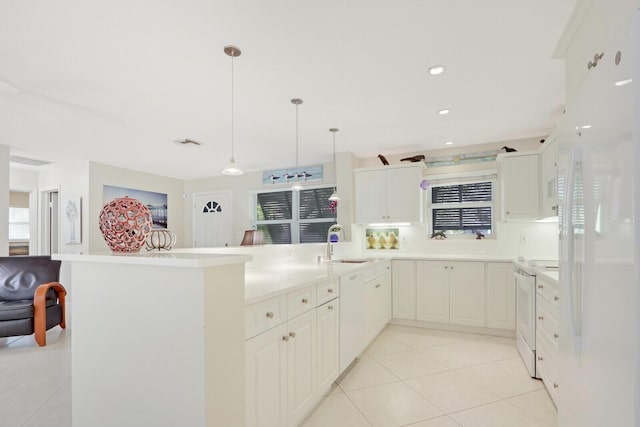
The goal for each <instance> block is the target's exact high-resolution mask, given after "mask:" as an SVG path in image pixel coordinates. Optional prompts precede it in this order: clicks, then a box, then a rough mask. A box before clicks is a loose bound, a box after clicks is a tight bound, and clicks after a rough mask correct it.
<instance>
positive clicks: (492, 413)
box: [303, 325, 556, 427]
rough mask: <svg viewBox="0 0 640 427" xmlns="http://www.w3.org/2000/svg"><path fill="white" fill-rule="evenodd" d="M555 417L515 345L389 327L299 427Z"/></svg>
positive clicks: (488, 426) (486, 423)
mask: <svg viewBox="0 0 640 427" xmlns="http://www.w3.org/2000/svg"><path fill="white" fill-rule="evenodd" d="M555 425H556V411H555V408H554V407H553V404H552V403H551V400H550V399H549V396H548V395H547V392H546V390H544V386H543V385H542V382H541V381H538V380H534V379H531V378H530V377H529V375H528V373H527V371H526V369H525V367H524V365H523V364H522V361H521V360H520V358H519V357H518V353H517V351H516V348H515V341H514V340H513V339H509V338H497V337H490V336H486V335H476V334H463V333H458V332H447V331H439V330H433V329H419V328H411V327H404V326H394V325H390V326H387V328H386V329H385V330H384V331H383V332H382V333H381V334H380V336H379V337H378V338H377V339H376V340H375V341H374V342H373V343H372V344H371V346H369V348H368V349H367V351H366V354H364V355H363V356H362V358H361V359H360V360H359V361H358V363H357V364H356V365H355V366H354V367H353V369H352V370H351V371H350V372H349V373H348V374H347V375H345V376H344V377H343V378H341V379H340V380H339V381H338V384H336V385H334V387H333V389H332V390H331V392H330V393H329V394H328V395H327V396H326V397H325V398H324V399H323V401H322V402H321V403H320V404H319V405H318V406H317V407H316V409H315V410H314V411H313V412H312V413H311V414H310V416H309V417H308V418H307V419H306V420H305V423H304V424H303V426H304V427H329V426H331V427H339V426H344V427H359V426H374V427H377V426H383V427H392V426H412V427H460V426H462V427H501V426H504V427H523V426H531V427H549V426H555Z"/></svg>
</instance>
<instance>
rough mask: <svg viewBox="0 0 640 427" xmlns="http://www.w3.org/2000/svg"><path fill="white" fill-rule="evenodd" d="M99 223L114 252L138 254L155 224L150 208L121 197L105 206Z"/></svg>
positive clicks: (137, 201)
mask: <svg viewBox="0 0 640 427" xmlns="http://www.w3.org/2000/svg"><path fill="white" fill-rule="evenodd" d="M99 223H100V231H101V232H102V236H103V237H104V240H105V241H106V242H107V245H109V248H111V250H112V251H113V252H138V251H139V250H140V248H141V247H142V246H143V245H144V242H145V239H146V238H147V234H149V232H150V231H151V226H152V224H153V222H152V220H151V211H149V208H147V207H146V206H145V205H144V204H142V203H141V202H140V201H139V200H136V199H132V198H129V197H119V198H117V199H113V200H112V201H110V202H108V203H107V204H106V205H104V207H103V208H102V210H101V211H100V219H99Z"/></svg>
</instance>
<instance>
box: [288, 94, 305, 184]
mask: <svg viewBox="0 0 640 427" xmlns="http://www.w3.org/2000/svg"><path fill="white" fill-rule="evenodd" d="M291 103H292V104H294V105H295V106H296V171H295V175H296V180H295V182H294V183H293V185H292V186H291V190H293V191H300V190H302V189H304V187H303V186H302V184H300V173H299V171H298V157H299V151H300V143H299V142H298V105H300V104H302V99H300V98H293V99H292V100H291Z"/></svg>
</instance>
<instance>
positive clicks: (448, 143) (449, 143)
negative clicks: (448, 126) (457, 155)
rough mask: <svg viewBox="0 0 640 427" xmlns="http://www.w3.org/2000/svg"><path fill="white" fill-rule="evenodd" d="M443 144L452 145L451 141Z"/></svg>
mask: <svg viewBox="0 0 640 427" xmlns="http://www.w3.org/2000/svg"><path fill="white" fill-rule="evenodd" d="M444 145H453V141H447V142H445V143H444Z"/></svg>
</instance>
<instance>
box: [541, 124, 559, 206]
mask: <svg viewBox="0 0 640 427" xmlns="http://www.w3.org/2000/svg"><path fill="white" fill-rule="evenodd" d="M563 119H564V117H563ZM557 140H558V137H557V134H556V133H555V132H554V133H553V134H551V135H550V136H549V137H548V138H547V139H546V141H545V143H544V146H543V148H542V151H541V152H540V203H541V210H542V212H541V214H540V216H541V217H542V218H548V217H553V216H558V142H557Z"/></svg>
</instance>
